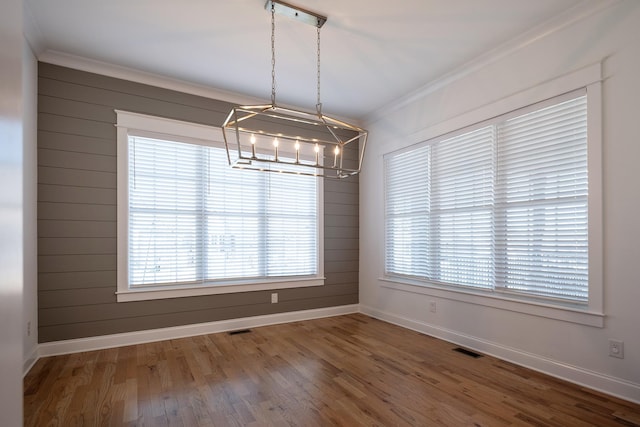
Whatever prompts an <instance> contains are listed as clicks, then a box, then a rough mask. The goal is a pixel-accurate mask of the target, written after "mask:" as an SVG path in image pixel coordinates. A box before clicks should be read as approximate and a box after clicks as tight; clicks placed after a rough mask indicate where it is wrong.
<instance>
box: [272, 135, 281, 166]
mask: <svg viewBox="0 0 640 427" xmlns="http://www.w3.org/2000/svg"><path fill="white" fill-rule="evenodd" d="M279 144H280V142H279V141H278V138H273V146H274V147H275V149H276V162H277V161H278V145H279Z"/></svg>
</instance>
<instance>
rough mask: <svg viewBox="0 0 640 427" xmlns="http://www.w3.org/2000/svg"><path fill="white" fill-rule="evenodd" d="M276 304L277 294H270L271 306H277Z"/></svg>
mask: <svg viewBox="0 0 640 427" xmlns="http://www.w3.org/2000/svg"><path fill="white" fill-rule="evenodd" d="M277 303H278V293H277V292H274V293H272V294H271V304H277Z"/></svg>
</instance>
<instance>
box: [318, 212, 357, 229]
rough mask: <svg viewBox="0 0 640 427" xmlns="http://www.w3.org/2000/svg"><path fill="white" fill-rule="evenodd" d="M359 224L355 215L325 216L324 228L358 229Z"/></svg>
mask: <svg viewBox="0 0 640 427" xmlns="http://www.w3.org/2000/svg"><path fill="white" fill-rule="evenodd" d="M359 224H360V221H359V217H358V216H357V215H325V216H324V226H325V227H358V226H359Z"/></svg>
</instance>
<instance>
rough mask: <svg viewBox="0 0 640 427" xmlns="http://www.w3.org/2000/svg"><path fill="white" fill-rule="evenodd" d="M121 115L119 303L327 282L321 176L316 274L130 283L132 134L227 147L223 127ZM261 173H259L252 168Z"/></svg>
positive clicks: (307, 285) (118, 251)
mask: <svg viewBox="0 0 640 427" xmlns="http://www.w3.org/2000/svg"><path fill="white" fill-rule="evenodd" d="M115 113H116V115H117V122H116V127H117V166H118V167H117V291H116V297H117V301H118V302H127V301H143V300H155V299H166V298H180V297H190V296H201V295H217V294H227V293H238V292H253V291H264V290H273V289H286V288H300V287H311V286H323V285H324V282H325V277H324V185H323V180H322V179H320V178H317V180H318V181H317V186H316V189H317V195H316V203H317V211H316V212H317V234H316V236H317V248H316V250H317V258H316V262H317V273H316V274H315V275H313V276H291V277H274V278H258V279H254V278H251V279H230V280H216V281H215V282H213V281H212V282H204V283H203V284H201V285H191V284H189V285H159V286H153V285H145V286H139V285H138V286H136V287H131V286H130V285H129V251H128V248H129V135H130V133H131V134H134V135H136V136H145V137H150V138H158V139H165V140H175V141H178V142H187V143H194V144H199V145H205V146H212V147H219V148H224V142H223V141H224V139H223V135H222V129H221V128H218V127H214V126H207V125H202V124H198V123H191V122H185V121H180V120H174V119H168V118H163V117H157V116H150V115H146V114H140V113H132V112H128V111H123V110H115ZM251 173H260V172H251Z"/></svg>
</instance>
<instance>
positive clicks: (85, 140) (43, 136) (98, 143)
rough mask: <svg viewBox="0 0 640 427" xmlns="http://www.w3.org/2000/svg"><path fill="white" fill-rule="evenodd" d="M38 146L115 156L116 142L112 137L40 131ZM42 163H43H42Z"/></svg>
mask: <svg viewBox="0 0 640 427" xmlns="http://www.w3.org/2000/svg"><path fill="white" fill-rule="evenodd" d="M38 147H39V148H40V149H41V150H42V149H49V150H58V151H73V152H77V153H86V154H100V155H103V156H112V157H115V155H116V154H117V150H116V144H114V143H113V140H112V139H110V138H109V139H104V138H94V137H90V136H81V135H69V134H66V133H58V132H48V131H44V130H39V131H38ZM41 164H42V163H41Z"/></svg>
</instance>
